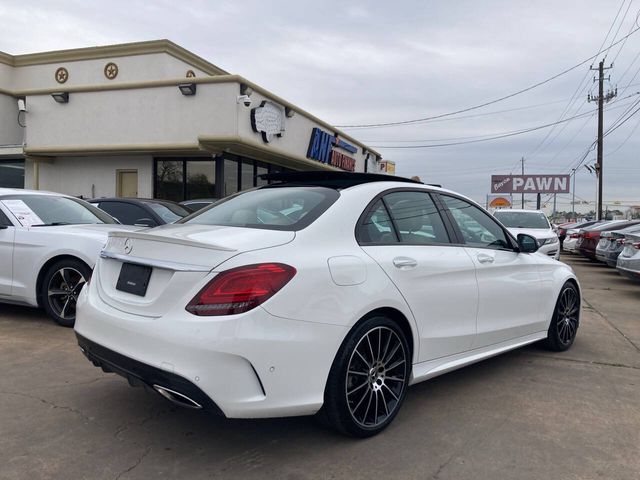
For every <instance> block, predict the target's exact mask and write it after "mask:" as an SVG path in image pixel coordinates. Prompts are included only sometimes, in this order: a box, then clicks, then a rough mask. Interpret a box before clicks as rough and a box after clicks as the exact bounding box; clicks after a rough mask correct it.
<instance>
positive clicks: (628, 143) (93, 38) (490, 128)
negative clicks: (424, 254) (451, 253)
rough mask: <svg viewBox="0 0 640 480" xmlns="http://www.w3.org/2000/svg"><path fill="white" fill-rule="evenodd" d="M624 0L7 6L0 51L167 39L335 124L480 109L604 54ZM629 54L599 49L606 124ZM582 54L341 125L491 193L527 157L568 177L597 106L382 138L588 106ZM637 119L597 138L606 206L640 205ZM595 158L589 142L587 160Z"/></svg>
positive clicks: (435, 172)
mask: <svg viewBox="0 0 640 480" xmlns="http://www.w3.org/2000/svg"><path fill="white" fill-rule="evenodd" d="M629 2H632V4H631V6H630V8H629V10H628V13H627V15H626V17H625V18H624V22H622V24H621V26H620V27H619V25H620V23H621V22H620V19H622V17H623V14H624V13H625V11H627V6H628V5H629ZM621 3H622V2H621V0H607V1H602V0H599V1H590V0H581V1H569V0H564V1H562V2H559V1H557V0H556V1H551V0H549V1H542V0H536V1H535V2H532V1H530V0H505V1H500V0H484V1H482V2H479V1H472V0H469V1H465V0H459V1H455V0H438V1H403V0H399V1H394V2H380V1H370V2H358V1H351V2H345V1H340V2H338V1H334V0H324V1H320V2H318V1H316V2H307V1H293V0H290V1H273V0H272V1H268V2H266V1H263V0H262V1H256V0H244V1H242V2H239V1H189V0H182V1H180V2H176V1H153V2H151V1H144V2H143V1H134V0H127V1H121V0H112V1H109V2H87V1H74V0H56V1H29V2H25V1H15V0H3V1H2V3H0V19H2V25H3V28H2V33H0V50H2V51H5V52H7V53H11V54H20V53H31V52H38V51H48V50H56V49H65V48H79V47H88V46H96V45H106V44H114V43H124V42H133V41H141V40H152V39H159V38H168V39H169V40H172V41H174V42H176V43H177V44H179V45H181V46H183V47H184V48H186V49H188V50H191V51H192V52H194V53H196V54H198V55H200V56H202V57H204V58H206V59H207V60H209V61H210V62H212V63H214V64H216V65H218V66H220V67H221V68H223V69H225V70H227V71H229V72H231V73H237V74H241V75H243V76H245V77H247V78H249V79H250V80H252V81H254V82H256V83H258V84H259V85H262V86H263V87H265V88H267V89H269V90H271V91H272V92H274V93H276V94H278V95H280V96H282V97H284V98H286V99H287V100H289V101H291V102H292V103H294V104H296V105H299V106H300V107H302V108H304V109H306V110H308V111H310V112H312V113H314V114H315V115H317V116H319V117H320V118H323V119H325V120H326V121H328V122H330V123H332V124H334V125H354V124H371V123H385V122H394V121H403V120H411V119H415V118H422V117H427V116H434V115H438V114H442V113H447V112H451V111H455V110H460V109H464V108H467V107H471V106H474V105H477V104H481V103H484V102H486V101H490V100H493V99H496V98H499V97H502V96H505V95H507V94H510V93H512V92H515V91H518V90H521V89H523V88H526V87H528V86H530V85H532V84H535V83H537V82H539V81H542V80H544V79H546V78H549V77H551V76H553V75H554V74H556V73H559V72H560V71H562V70H564V69H566V68H569V67H571V66H573V65H575V64H578V63H580V62H581V61H583V60H585V59H586V58H589V57H591V56H592V55H594V54H595V53H596V52H597V51H598V50H599V47H600V46H601V45H602V44H603V41H604V40H605V35H606V34H607V31H608V30H609V28H610V27H611V25H612V24H613V20H614V17H615V16H616V13H617V12H618V11H619V8H620V7H621ZM639 10H640V1H636V2H633V0H625V2H624V5H623V6H622V8H621V13H620V15H619V17H618V21H617V22H616V23H615V24H614V27H613V30H612V32H611V34H610V35H609V38H608V39H607V41H606V43H605V48H606V47H608V46H609V45H610V44H611V43H612V37H613V36H614V34H615V33H616V31H618V28H619V32H618V34H617V37H616V40H617V39H620V38H621V37H623V36H624V35H626V34H628V33H629V31H630V30H631V29H632V28H636V27H634V24H635V22H636V18H637V15H638V11H639ZM620 46H622V47H623V48H622V49H621V50H620V52H619V53H618V50H619V48H620ZM603 56H604V54H602V55H600V56H599V57H598V58H602V57H603ZM638 56H640V32H638V33H635V34H633V35H632V36H631V37H629V39H628V41H627V42H626V43H625V44H624V45H619V46H615V47H613V48H612V49H611V50H610V52H609V53H608V56H607V58H606V63H607V65H608V64H609V63H610V62H611V61H613V60H614V59H615V64H614V68H613V69H611V70H610V71H608V73H610V75H611V83H610V84H606V85H605V88H615V87H616V86H618V93H619V95H618V99H616V101H617V102H619V103H616V102H615V101H614V102H611V103H610V105H609V106H608V111H605V128H606V127H607V126H610V125H611V124H612V123H613V122H614V121H615V120H616V119H617V118H618V117H619V116H620V115H621V114H622V113H623V112H624V111H625V108H626V106H628V105H631V104H632V102H634V101H635V100H638V99H640V95H634V96H631V97H629V98H624V97H628V96H629V95H631V94H635V93H636V92H638V91H640V74H638V72H639V71H640V59H639V58H638ZM590 64H591V62H588V63H587V64H585V65H583V66H582V67H580V68H577V69H575V70H573V71H571V72H570V73H568V74H566V75H563V76H561V77H559V78H558V79H556V80H554V81H552V82H549V83H547V84H545V85H544V86H541V87H539V88H535V89H533V90H531V91H529V92H527V93H525V94H522V95H517V96H515V97H513V98H511V99H509V100H506V101H501V102H498V103H496V104H493V105H490V106H487V107H484V108H481V109H477V110H473V111H470V112H467V113H464V114H460V115H457V116H455V117H446V120H441V121H437V122H428V123H419V124H415V125H411V126H401V127H400V126H396V127H385V128H367V129H346V128H345V129H344V130H345V131H347V132H348V133H350V134H351V135H353V136H354V137H356V138H358V139H359V140H361V141H363V142H365V143H366V144H368V145H371V146H377V150H378V151H379V152H381V153H382V154H383V156H384V158H387V159H390V160H394V161H395V162H396V165H397V173H398V174H400V175H405V176H411V175H419V176H420V177H421V178H422V179H423V181H425V182H428V183H441V184H443V185H444V186H446V187H449V188H451V189H454V190H457V191H460V192H461V193H465V194H467V195H470V196H472V197H473V198H475V199H476V200H478V201H482V202H484V198H485V195H486V193H488V191H489V186H490V175H491V174H501V173H509V172H512V171H513V172H514V173H518V172H519V170H520V157H522V156H524V157H525V169H526V171H527V172H529V173H569V172H570V168H571V167H572V166H573V165H575V163H576V161H577V160H579V159H580V158H581V156H582V155H583V154H584V153H585V152H586V151H587V149H588V147H589V145H590V144H591V143H592V142H593V140H594V139H595V135H596V126H597V123H596V116H595V115H594V116H591V115H587V116H584V117H580V118H578V119H576V120H573V121H570V122H566V123H562V124H559V125H558V126H557V127H556V128H554V129H553V130H551V129H550V128H547V129H540V130H536V131H534V132H531V133H528V134H524V135H516V136H512V137H507V138H504V139H500V140H495V141H486V142H478V143H470V144H466V145H458V146H448V147H435V148H415V149H407V148H403V149H396V148H387V147H386V146H409V145H430V144H434V143H450V142H459V141H468V140H476V139H479V138H482V136H491V135H500V134H503V133H507V132H512V131H516V130H522V129H528V128H532V127H537V126H540V125H544V124H548V123H552V122H556V121H558V120H560V119H562V118H567V117H572V116H574V115H578V114H582V113H587V112H595V104H593V103H587V101H586V97H587V93H588V92H589V91H592V92H594V93H596V94H597V86H596V84H593V82H592V77H593V73H594V72H588V69H589V65H590ZM595 66H597V63H596V65H595ZM636 75H637V77H636ZM627 85H629V86H628V87H627V88H626V89H624V87H625V86H627ZM623 90H624V92H623ZM574 94H575V99H574V100H575V101H574V102H573V103H572V104H570V102H569V100H570V99H571V97H572V96H573V95H574ZM568 106H570V108H569V109H568V110H567V112H566V113H564V112H565V109H567V107H568ZM523 107H526V108H523ZM504 110H510V111H508V112H503V111H504ZM496 112H501V113H496ZM487 113H489V115H487ZM563 113H564V116H563ZM479 114H481V115H479ZM459 117H467V118H459ZM638 122H640V114H638V115H636V116H634V117H632V118H631V119H630V120H629V121H628V122H626V123H625V124H623V125H622V126H621V127H620V128H618V129H617V130H616V131H615V132H613V133H611V135H609V136H607V137H606V139H605V157H604V158H605V163H604V168H605V195H604V199H605V203H609V204H613V202H614V201H620V202H622V203H623V204H628V203H630V202H632V203H634V204H640V181H639V179H640V162H638V153H637V152H638V147H639V146H640V141H638V137H639V136H640V129H638V130H635V128H636V127H637V126H638V124H639V123H638ZM549 132H550V134H549ZM548 134H549V135H548ZM547 135H548V137H547ZM545 137H547V138H546V140H545V141H544V143H542V144H541V142H542V141H543V140H544V139H545ZM450 139H454V140H450ZM594 159H595V149H594V151H593V152H590V153H589V155H588V156H587V159H586V161H585V164H593V163H594V161H595V160H594ZM595 191H596V181H595V177H594V176H593V175H591V174H590V173H589V172H588V171H587V170H586V169H584V168H581V169H580V170H579V171H578V174H577V186H576V195H577V198H579V199H584V200H590V201H593V200H594V198H595ZM532 200H533V197H532ZM558 201H559V204H558V208H559V209H560V210H562V209H570V197H569V196H568V195H567V196H562V198H559V199H558Z"/></svg>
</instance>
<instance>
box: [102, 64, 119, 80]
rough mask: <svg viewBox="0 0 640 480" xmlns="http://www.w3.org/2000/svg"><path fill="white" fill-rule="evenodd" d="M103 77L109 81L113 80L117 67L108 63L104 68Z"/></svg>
mask: <svg viewBox="0 0 640 480" xmlns="http://www.w3.org/2000/svg"><path fill="white" fill-rule="evenodd" d="M104 76H105V77H107V78H108V79H109V80H113V79H114V78H116V77H117V76H118V65H116V64H115V63H113V62H109V63H107V64H106V65H105V66H104Z"/></svg>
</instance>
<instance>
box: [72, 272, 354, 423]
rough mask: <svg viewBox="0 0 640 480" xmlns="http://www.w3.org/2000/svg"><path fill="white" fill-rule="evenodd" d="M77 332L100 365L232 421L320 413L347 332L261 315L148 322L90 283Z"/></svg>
mask: <svg viewBox="0 0 640 480" xmlns="http://www.w3.org/2000/svg"><path fill="white" fill-rule="evenodd" d="M75 330H76V334H77V335H78V340H79V343H80V345H81V347H82V348H84V349H85V352H86V353H85V354H87V353H88V354H87V356H88V358H89V359H90V360H91V361H93V362H94V364H97V366H101V367H103V368H104V367H106V370H108V371H114V372H115V373H119V374H120V375H122V376H124V377H126V378H127V379H129V380H130V381H131V380H133V383H134V384H135V383H136V382H138V381H139V382H141V383H142V384H143V385H147V386H152V387H153V385H159V386H160V387H166V388H168V389H171V390H174V391H176V392H178V393H180V394H182V395H185V396H187V397H189V398H192V399H193V400H195V401H196V402H197V403H198V404H201V405H202V406H203V408H205V407H206V408H207V409H208V410H213V411H218V410H219V411H221V412H222V414H223V415H225V416H226V417H229V418H260V417H278V416H293V415H308V414H313V413H316V412H317V411H318V410H319V409H320V408H321V406H322V403H323V401H324V388H325V385H326V381H327V377H328V374H329V370H330V368H331V364H332V362H333V359H334V357H335V354H336V352H337V351H338V348H339V347H340V344H341V343H342V341H343V339H344V337H345V335H346V333H347V331H348V327H346V326H345V327H343V326H336V325H329V324H322V323H314V322H306V321H299V320H291V319H286V318H281V317H276V316H273V315H271V314H269V313H268V312H267V311H266V310H265V309H263V308H262V307H257V308H255V309H253V310H251V311H249V312H246V313H243V314H238V315H230V316H220V317H197V316H194V315H192V314H190V313H188V312H187V311H186V310H185V309H184V307H183V306H180V305H176V306H175V307H174V308H172V309H170V310H169V311H167V312H166V313H165V314H164V315H163V316H162V317H143V316H140V315H133V314H129V313H126V312H122V311H120V310H117V309H115V308H114V307H111V306H110V305H107V304H106V303H104V302H103V301H102V300H101V299H100V298H99V296H98V295H97V292H96V285H95V284H94V283H93V282H92V283H91V284H90V285H89V288H84V289H83V290H82V292H81V295H80V297H79V299H78V308H77V315H76V324H75ZM165 382H168V383H165Z"/></svg>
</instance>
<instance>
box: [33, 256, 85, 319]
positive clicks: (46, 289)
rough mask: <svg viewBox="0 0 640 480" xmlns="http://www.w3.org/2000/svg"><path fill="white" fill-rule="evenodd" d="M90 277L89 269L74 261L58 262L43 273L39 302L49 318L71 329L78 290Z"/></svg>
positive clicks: (74, 317)
mask: <svg viewBox="0 0 640 480" xmlns="http://www.w3.org/2000/svg"><path fill="white" fill-rule="evenodd" d="M90 276H91V269H90V268H89V267H88V266H87V265H86V264H84V263H83V262H81V261H79V260H76V259H67V260H60V261H58V262H56V263H55V264H53V265H52V266H51V267H50V268H49V269H48V270H47V272H46V273H45V276H44V280H43V282H42V287H41V292H40V295H41V300H42V305H43V306H44V309H45V310H46V311H47V313H48V314H49V316H50V317H51V318H53V319H54V320H55V321H56V322H57V323H58V324H60V325H62V326H63V327H73V325H74V323H75V321H76V302H77V301H78V295H80V290H82V287H83V286H84V285H85V284H86V283H87V280H88V279H89V277H90Z"/></svg>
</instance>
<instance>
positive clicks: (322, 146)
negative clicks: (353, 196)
mask: <svg viewBox="0 0 640 480" xmlns="http://www.w3.org/2000/svg"><path fill="white" fill-rule="evenodd" d="M0 125H1V126H0V187H2V186H4V187H17V188H23V187H24V188H33V189H42V190H52V191H56V192H62V193H67V194H71V195H75V196H79V197H84V198H96V197H106V196H116V195H117V196H130V197H156V198H165V199H170V200H176V201H181V200H187V199H193V198H222V197H224V196H226V195H230V194H232V193H235V192H237V191H239V190H244V189H246V188H250V187H253V186H256V185H260V184H261V183H264V182H263V181H262V180H260V178H259V175H261V174H263V173H269V172H279V171H288V170H318V169H328V170H343V171H344V170H346V171H357V172H366V171H370V172H377V171H379V170H380V163H381V158H380V154H378V153H377V152H376V151H374V150H372V149H370V148H368V147H367V146H366V145H363V144H361V143H359V142H358V141H356V140H355V139H353V138H351V137H349V136H348V135H346V134H344V133H342V132H340V131H338V130H336V129H335V128H333V127H332V126H330V125H328V124H327V123H326V122H323V121H322V120H320V119H318V118H316V117H315V116H313V115H311V114H310V113H307V112H305V111H304V110H302V109H300V108H298V107H296V106H295V105H292V104H291V103H289V102H287V101H286V100H284V99H282V98H280V97H278V96H276V95H274V94H272V93H270V92H268V91H267V90H265V89H263V88H261V87H260V86H258V85H255V84H253V83H252V82H250V81H249V80H246V79H244V78H242V77H240V76H238V75H231V74H229V73H228V72H225V71H224V70H222V69H220V68H218V67H216V66H215V65H213V64H211V63H209V62H207V61H206V60H204V59H202V58H200V57H198V56H196V55H194V54H193V53H191V52H189V51H187V50H185V49H183V48H181V47H180V46H178V45H176V44H174V43H172V42H170V41H168V40H158V41H150V42H140V43H132V44H123V45H111V46H104V47H91V48H82V49H74V50H64V51H55V52H45V53H36V54H27V55H15V56H14V55H9V54H5V53H1V52H0Z"/></svg>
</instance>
